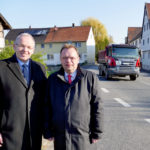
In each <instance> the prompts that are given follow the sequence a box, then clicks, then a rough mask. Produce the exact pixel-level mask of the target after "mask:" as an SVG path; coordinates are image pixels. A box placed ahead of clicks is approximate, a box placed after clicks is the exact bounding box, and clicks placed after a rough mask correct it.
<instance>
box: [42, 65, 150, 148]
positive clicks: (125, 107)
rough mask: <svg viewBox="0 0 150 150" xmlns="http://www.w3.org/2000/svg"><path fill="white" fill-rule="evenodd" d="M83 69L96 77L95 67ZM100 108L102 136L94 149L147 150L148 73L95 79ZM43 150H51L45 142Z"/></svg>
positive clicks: (149, 144)
mask: <svg viewBox="0 0 150 150" xmlns="http://www.w3.org/2000/svg"><path fill="white" fill-rule="evenodd" d="M85 68H86V69H88V70H90V71H93V72H95V73H96V74H98V69H97V66H96V65H95V66H87V67H85ZM99 80H100V81H99V82H100V85H101V87H100V89H99V91H100V92H101V95H102V100H103V106H104V134H103V137H102V139H101V140H99V142H98V143H97V150H150V73H145V72H142V73H140V76H139V78H137V80H136V81H130V80H129V77H124V78H119V77H117V78H113V79H111V80H109V81H106V80H105V79H104V78H103V77H99ZM43 150H53V148H52V143H49V142H47V144H46V142H45V145H44V148H43Z"/></svg>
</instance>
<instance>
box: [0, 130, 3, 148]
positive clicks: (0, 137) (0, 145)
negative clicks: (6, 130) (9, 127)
mask: <svg viewBox="0 0 150 150" xmlns="http://www.w3.org/2000/svg"><path fill="white" fill-rule="evenodd" d="M2 146H3V138H2V134H1V133H0V147H2Z"/></svg>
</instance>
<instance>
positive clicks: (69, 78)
mask: <svg viewBox="0 0 150 150" xmlns="http://www.w3.org/2000/svg"><path fill="white" fill-rule="evenodd" d="M68 82H69V84H71V82H72V81H71V75H70V74H68Z"/></svg>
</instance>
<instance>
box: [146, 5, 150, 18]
mask: <svg viewBox="0 0 150 150" xmlns="http://www.w3.org/2000/svg"><path fill="white" fill-rule="evenodd" d="M145 7H146V10H147V16H148V19H150V3H145Z"/></svg>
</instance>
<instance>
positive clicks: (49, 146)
mask: <svg viewBox="0 0 150 150" xmlns="http://www.w3.org/2000/svg"><path fill="white" fill-rule="evenodd" d="M41 150H54V149H53V142H50V141H48V140H46V139H42V149H41Z"/></svg>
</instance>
